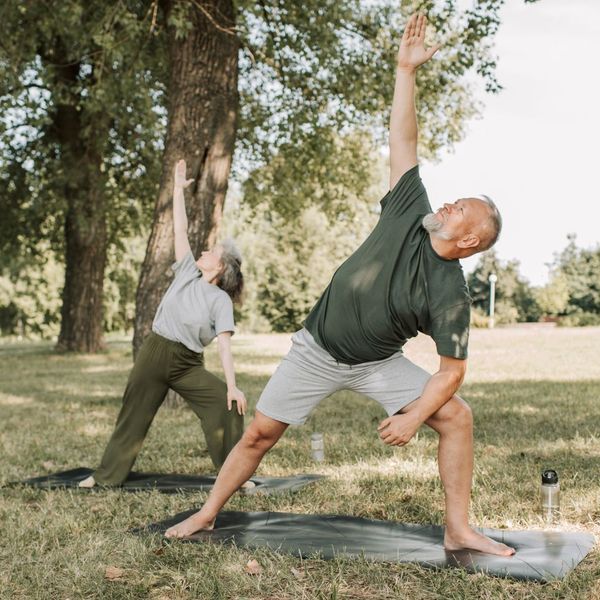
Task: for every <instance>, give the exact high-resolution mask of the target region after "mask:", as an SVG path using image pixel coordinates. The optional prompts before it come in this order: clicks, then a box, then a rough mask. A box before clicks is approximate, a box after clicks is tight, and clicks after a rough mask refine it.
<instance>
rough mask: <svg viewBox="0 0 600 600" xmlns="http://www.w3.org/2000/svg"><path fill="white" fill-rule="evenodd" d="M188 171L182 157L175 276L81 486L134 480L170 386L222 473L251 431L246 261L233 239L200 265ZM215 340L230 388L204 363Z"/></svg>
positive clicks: (176, 195) (177, 182) (176, 213)
mask: <svg viewBox="0 0 600 600" xmlns="http://www.w3.org/2000/svg"><path fill="white" fill-rule="evenodd" d="M185 171H186V165H185V161H184V160H180V161H179V162H178V163H177V165H176V166H175V181H174V189H173V227H174V234H175V259H176V262H175V264H174V265H173V270H174V271H175V278H174V280H173V282H172V283H171V286H170V287H169V289H168V290H167V292H166V293H165V295H164V297H163V299H162V301H161V303H160V305H159V307H158V310H157V311H156V316H155V317H154V322H153V323H152V332H151V333H150V335H149V336H148V337H147V338H146V339H145V340H144V343H143V344H142V347H141V348H140V351H139V353H138V356H137V358H136V361H135V364H134V367H133V369H132V371H131V374H130V375H129V380H128V382H127V387H126V388H125V394H124V396H123V406H122V408H121V412H120V413H119V416H118V418H117V424H116V426H115V430H114V431H113V434H112V437H111V438H110V441H109V442H108V445H107V447H106V449H105V451H104V455H103V457H102V461H101V463H100V467H99V468H98V469H97V470H96V472H95V473H94V474H93V475H91V476H90V477H88V478H87V479H84V480H83V481H82V482H81V483H80V484H79V485H80V487H93V486H94V485H95V484H96V483H98V484H101V485H119V484H121V483H123V481H125V479H127V476H128V475H129V472H130V470H131V468H132V466H133V463H134V462H135V459H136V458H137V455H138V453H139V451H140V448H141V446H142V443H143V441H144V438H145V437H146V434H147V432H148V429H149V427H150V425H151V423H152V420H153V419H154V415H155V414H156V411H157V410H158V409H159V407H160V405H161V404H162V402H163V400H164V398H165V394H166V393H167V391H168V389H169V388H171V389H173V390H175V392H177V393H178V394H179V395H180V396H182V397H183V398H184V399H185V400H186V401H187V402H188V403H189V404H190V406H191V407H192V409H193V410H194V412H195V413H196V414H197V415H198V417H200V421H201V424H202V429H203V430H204V435H205V436H206V444H207V447H208V452H209V454H210V457H211V459H212V461H213V464H214V465H215V467H216V468H217V469H219V468H220V467H221V465H222V464H223V461H224V460H225V458H226V456H227V454H229V451H230V450H231V449H232V448H233V447H234V446H235V444H236V443H237V442H238V440H239V439H240V437H241V436H242V433H243V422H244V416H243V415H244V414H245V412H246V398H245V396H244V394H243V392H241V391H240V390H239V389H238V388H237V387H236V383H235V372H234V368H233V358H232V355H231V346H230V341H231V335H232V334H233V331H234V321H233V302H237V301H239V299H240V296H241V293H242V289H243V285H244V278H243V276H242V272H241V270H240V266H241V257H240V255H239V252H238V251H237V249H236V248H235V246H233V244H232V243H231V242H224V243H222V244H218V245H216V246H214V247H213V248H212V249H211V250H209V251H206V252H202V254H201V255H200V258H199V259H198V260H197V261H195V260H194V257H193V256H192V251H191V248H190V244H189V241H188V236H187V216H186V214H185V202H184V197H183V190H184V189H185V188H186V187H187V186H188V185H189V184H190V183H191V182H192V181H193V180H192V179H188V180H186V178H185ZM215 337H216V338H217V344H218V347H219V355H220V357H221V363H222V365H223V371H224V372H225V380H226V382H227V383H225V382H223V381H221V379H219V378H218V377H216V376H215V375H213V374H212V373H209V372H208V371H207V370H206V369H205V368H204V366H203V362H204V360H203V349H204V347H205V346H207V345H208V344H209V343H210V342H211V341H212V340H213V339H214V338H215ZM233 402H235V403H236V409H233V406H232V405H233Z"/></svg>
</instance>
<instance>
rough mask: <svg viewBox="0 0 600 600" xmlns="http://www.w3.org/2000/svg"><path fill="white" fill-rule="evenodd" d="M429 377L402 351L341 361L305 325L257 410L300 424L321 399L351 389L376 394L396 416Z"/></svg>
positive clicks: (282, 420)
mask: <svg viewBox="0 0 600 600" xmlns="http://www.w3.org/2000/svg"><path fill="white" fill-rule="evenodd" d="M430 377H431V375H430V374H429V373H428V372H427V371H425V370H423V369H421V367H418V366H417V365H415V364H413V363H412V362H410V360H408V359H407V358H405V357H404V355H403V354H402V352H397V353H396V354H392V356H390V357H388V358H384V359H383V360H376V361H371V362H365V363H360V364H358V365H346V364H343V363H338V362H337V361H336V360H335V358H333V357H332V356H331V355H330V354H329V352H327V351H326V350H323V348H321V346H319V345H318V344H317V343H316V342H315V340H314V338H313V336H312V335H311V334H310V333H309V332H308V331H307V330H306V329H301V330H300V331H297V332H296V333H295V334H294V335H293V337H292V348H291V349H290V351H289V353H288V354H287V356H286V357H285V358H284V359H283V361H282V362H281V364H280V365H279V366H278V367H277V370H276V371H275V373H274V374H273V376H272V377H271V379H270V380H269V383H267V386H266V387H265V389H264V390H263V393H262V394H261V396H260V399H259V401H258V404H257V405H256V408H257V410H259V411H260V412H261V413H262V414H264V415H266V416H267V417H271V418H272V419H276V420H277V421H281V422H283V423H288V424H290V425H302V423H304V422H305V421H306V419H308V416H309V415H310V413H311V411H312V410H313V409H314V408H315V406H317V404H319V402H321V400H323V399H324V398H327V396H330V395H331V394H333V393H334V392H337V391H338V390H353V391H355V392H359V393H361V394H365V395H366V396H369V397H370V398H373V400H376V401H377V402H379V404H381V406H383V408H384V409H385V411H386V412H387V414H388V415H393V414H395V413H397V412H398V411H399V410H400V409H402V408H404V407H405V406H406V405H407V404H410V403H411V402H412V401H413V400H416V399H417V398H418V397H419V396H420V395H421V393H422V392H423V388H424V387H425V384H426V383H427V381H428V380H429V379H430Z"/></svg>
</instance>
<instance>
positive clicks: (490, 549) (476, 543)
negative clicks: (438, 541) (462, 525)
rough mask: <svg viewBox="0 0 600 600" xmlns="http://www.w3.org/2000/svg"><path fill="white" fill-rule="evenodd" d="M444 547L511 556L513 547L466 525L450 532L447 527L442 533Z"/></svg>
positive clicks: (513, 550)
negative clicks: (459, 529) (462, 528)
mask: <svg viewBox="0 0 600 600" xmlns="http://www.w3.org/2000/svg"><path fill="white" fill-rule="evenodd" d="M444 548H445V549H446V550H477V551H478V552H485V553H486V554H495V555H496V556H512V555H513V554H514V553H515V549H514V548H511V547H510V546H507V545H506V544H502V543H500V542H495V541H494V540H492V539H490V538H489V537H487V536H485V535H483V534H482V533H478V532H477V531H475V530H474V529H472V528H471V527H468V528H466V529H464V530H462V531H460V532H453V533H452V534H450V533H449V532H448V529H446V533H445V534H444Z"/></svg>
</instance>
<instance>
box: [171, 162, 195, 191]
mask: <svg viewBox="0 0 600 600" xmlns="http://www.w3.org/2000/svg"><path fill="white" fill-rule="evenodd" d="M192 181H194V180H193V179H186V178H185V160H183V158H182V159H181V160H178V161H177V164H176V165H175V178H174V182H173V184H174V186H175V187H180V188H182V189H185V188H186V187H187V186H188V185H190V183H192Z"/></svg>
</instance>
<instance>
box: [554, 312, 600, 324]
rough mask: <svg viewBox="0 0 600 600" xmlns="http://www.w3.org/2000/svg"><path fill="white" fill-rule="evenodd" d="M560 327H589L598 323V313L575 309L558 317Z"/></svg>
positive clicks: (599, 321) (599, 315)
mask: <svg viewBox="0 0 600 600" xmlns="http://www.w3.org/2000/svg"><path fill="white" fill-rule="evenodd" d="M557 324H558V325H559V326H560V327H589V326H593V325H600V313H596V312H589V311H584V310H577V311H574V312H572V313H570V314H568V315H564V316H562V317H560V318H559V319H558V322H557Z"/></svg>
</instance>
